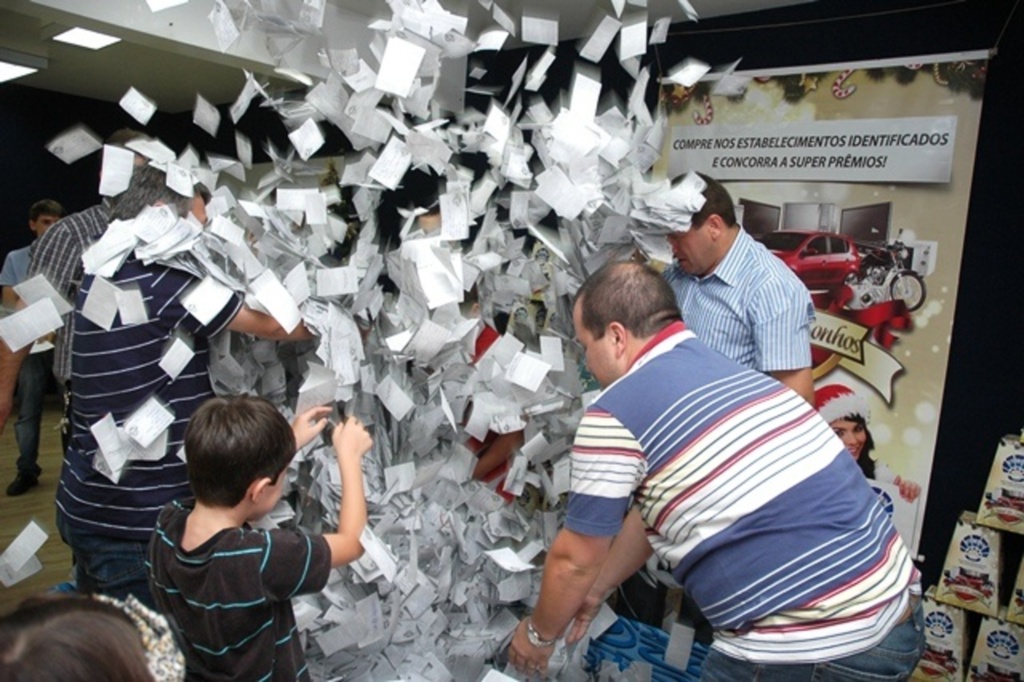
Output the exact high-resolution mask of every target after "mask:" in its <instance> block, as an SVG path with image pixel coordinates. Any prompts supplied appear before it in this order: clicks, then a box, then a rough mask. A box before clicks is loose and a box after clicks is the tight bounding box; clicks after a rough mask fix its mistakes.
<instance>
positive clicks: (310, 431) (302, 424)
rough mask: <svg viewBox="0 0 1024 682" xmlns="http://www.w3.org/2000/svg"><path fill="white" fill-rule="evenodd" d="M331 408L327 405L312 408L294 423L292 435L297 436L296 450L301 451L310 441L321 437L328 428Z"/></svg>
mask: <svg viewBox="0 0 1024 682" xmlns="http://www.w3.org/2000/svg"><path fill="white" fill-rule="evenodd" d="M330 413H331V408H329V407H327V406H326V405H321V406H320V407H311V408H310V409H308V410H306V411H305V412H303V413H302V414H300V415H299V416H297V417H296V418H295V421H293V422H292V433H294V434H295V448H296V449H297V450H301V449H302V448H304V447H306V444H307V443H309V441H311V440H313V439H314V438H316V437H317V436H319V435H320V432H321V431H323V430H324V428H325V427H326V426H327V415H329V414H330Z"/></svg>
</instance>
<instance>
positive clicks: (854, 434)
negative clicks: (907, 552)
mask: <svg viewBox="0 0 1024 682" xmlns="http://www.w3.org/2000/svg"><path fill="white" fill-rule="evenodd" d="M814 407H815V408H816V409H817V410H818V414H820V415H821V416H822V418H823V419H824V420H825V421H827V422H828V425H829V426H831V427H832V430H833V431H835V434H836V435H837V436H839V440H841V441H843V445H845V446H846V449H847V450H849V452H850V454H851V455H853V459H854V461H856V462H857V466H858V467H860V470H861V471H862V472H863V473H864V477H865V478H869V479H871V480H873V481H880V482H882V483H887V484H889V485H893V486H896V488H897V489H898V490H899V491H900V497H902V498H903V499H904V500H906V501H907V502H914V501H916V500H917V498H918V496H919V495H920V494H921V486H920V484H918V483H915V482H914V481H910V480H907V479H905V478H903V477H902V476H897V475H896V474H895V473H893V471H892V469H890V468H889V467H887V466H886V465H885V464H882V463H881V462H879V461H877V460H875V459H874V458H873V457H872V456H871V453H872V451H873V450H874V449H875V439H874V438H872V437H871V431H869V430H868V421H869V420H870V419H871V412H870V410H869V409H868V401H866V400H864V398H863V397H861V396H859V395H857V394H856V393H854V392H853V390H851V389H850V388H848V387H846V386H843V385H842V384H828V385H826V386H822V387H821V388H819V389H818V390H816V391H815V392H814Z"/></svg>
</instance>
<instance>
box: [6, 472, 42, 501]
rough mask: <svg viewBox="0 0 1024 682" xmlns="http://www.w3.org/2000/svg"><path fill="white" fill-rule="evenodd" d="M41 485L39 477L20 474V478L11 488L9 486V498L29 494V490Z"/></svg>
mask: <svg viewBox="0 0 1024 682" xmlns="http://www.w3.org/2000/svg"><path fill="white" fill-rule="evenodd" d="M37 485H39V477H38V476H33V475H32V474H23V473H21V472H20V471H19V472H18V477H17V478H15V479H14V480H13V481H12V482H11V484H10V485H9V486H7V496H8V497H16V496H18V495H21V494H23V493H26V492H28V490H29V488H33V487H35V486H37Z"/></svg>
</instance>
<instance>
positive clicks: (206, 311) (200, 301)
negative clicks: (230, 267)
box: [181, 277, 234, 324]
mask: <svg viewBox="0 0 1024 682" xmlns="http://www.w3.org/2000/svg"><path fill="white" fill-rule="evenodd" d="M233 294H234V292H232V291H231V289H229V288H227V287H226V286H224V285H223V284H221V283H220V282H218V281H217V280H215V279H214V278H212V277H204V278H203V281H202V282H200V283H199V284H197V285H195V287H194V288H193V289H192V290H191V291H189V292H188V293H187V294H185V296H183V297H182V299H181V302H182V304H183V305H184V306H185V310H187V311H188V312H189V313H190V314H191V315H192V317H194V318H196V319H197V320H199V321H200V322H201V323H202V324H210V322H211V321H212V320H213V318H215V317H216V316H217V313H219V312H220V311H221V310H223V309H224V306H226V305H227V304H228V301H230V300H231V297H232V295H233Z"/></svg>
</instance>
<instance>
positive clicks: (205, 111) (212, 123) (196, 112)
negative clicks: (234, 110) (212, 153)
mask: <svg viewBox="0 0 1024 682" xmlns="http://www.w3.org/2000/svg"><path fill="white" fill-rule="evenodd" d="M192 122H193V123H195V124H196V125H197V126H199V127H200V128H202V129H203V130H205V131H206V132H207V133H209V134H210V136H211V137H217V128H219V127H220V112H219V111H217V107H215V106H213V105H212V104H210V103H209V102H207V101H206V100H205V99H203V96H202V95H200V94H199V93H196V106H195V109H193V111H192Z"/></svg>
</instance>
